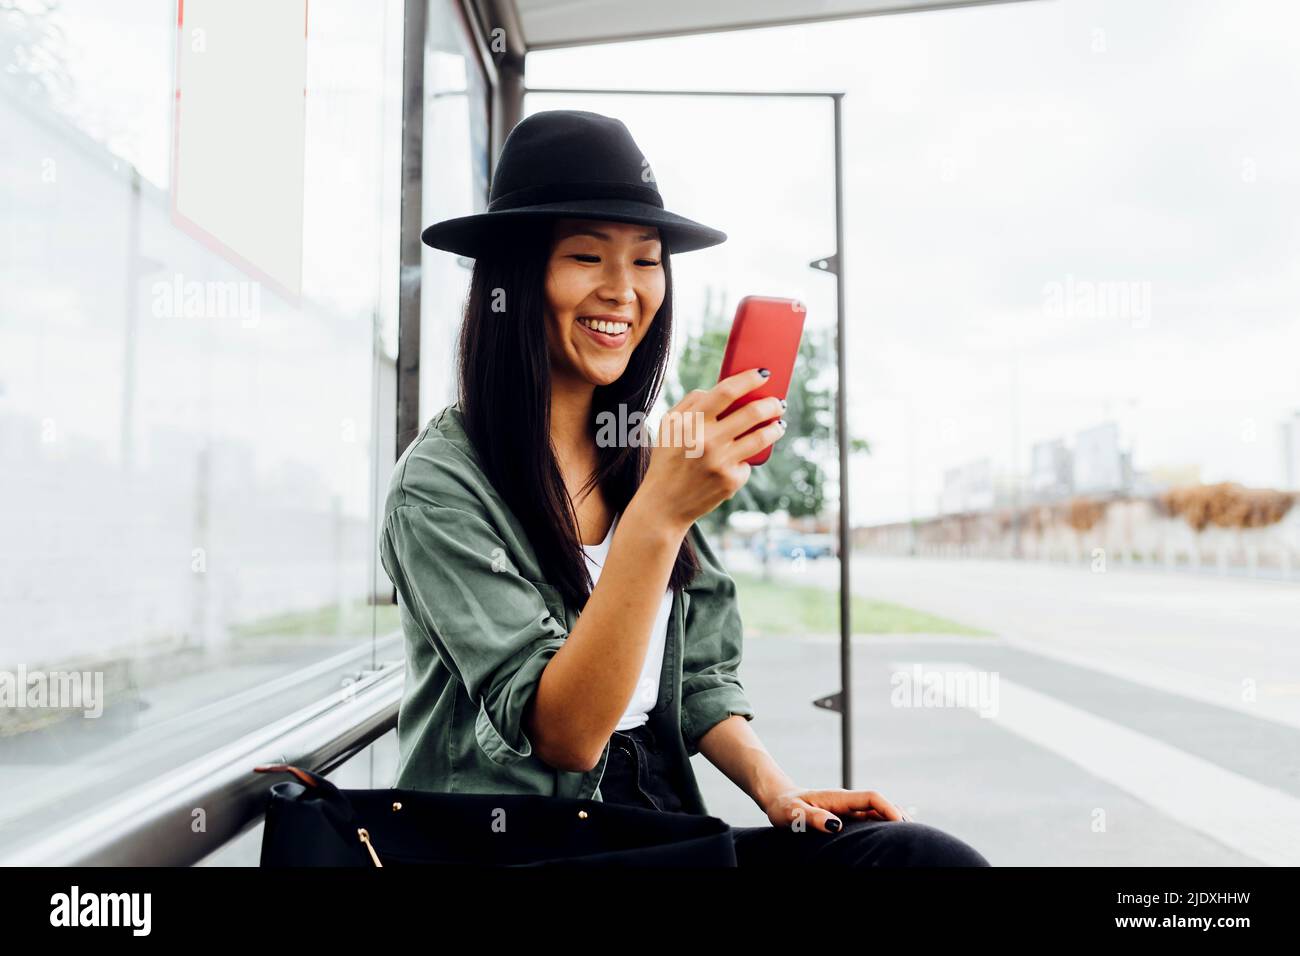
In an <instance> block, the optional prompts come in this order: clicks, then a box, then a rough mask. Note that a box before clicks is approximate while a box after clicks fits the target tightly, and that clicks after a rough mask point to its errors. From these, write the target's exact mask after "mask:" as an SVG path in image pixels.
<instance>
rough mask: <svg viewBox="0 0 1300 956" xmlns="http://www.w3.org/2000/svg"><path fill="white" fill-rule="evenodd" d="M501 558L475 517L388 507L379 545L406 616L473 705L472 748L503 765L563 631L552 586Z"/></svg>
mask: <svg viewBox="0 0 1300 956" xmlns="http://www.w3.org/2000/svg"><path fill="white" fill-rule="evenodd" d="M506 554H507V551H506V546H505V544H504V542H503V541H502V540H501V538H500V536H499V535H498V534H497V532H496V531H495V530H494V529H493V528H492V526H491V525H490V524H489V523H488V522H487V521H486V520H484V518H483V517H481V516H479V515H476V514H472V513H470V512H468V511H465V510H462V509H459V508H450V507H442V506H439V505H433V504H423V503H422V504H409V505H401V506H399V507H397V508H395V509H393V510H392V511H391V512H390V513H389V516H388V519H387V521H386V522H385V525H384V530H383V534H382V537H381V541H380V556H381V561H382V563H383V566H384V569H385V571H387V572H388V576H389V578H390V579H391V580H392V582H393V586H394V587H395V588H396V589H397V592H398V596H399V597H400V599H401V601H402V603H403V604H404V605H405V608H406V611H407V613H408V615H410V617H411V618H412V619H413V620H414V621H415V623H416V624H417V625H418V626H419V628H420V630H421V631H422V632H423V634H424V635H425V636H427V639H428V640H429V642H430V643H431V644H432V645H433V647H434V649H435V650H436V651H437V654H438V656H439V658H440V659H441V660H442V662H443V664H444V665H445V666H446V667H447V668H448V669H449V670H450V671H451V672H452V674H453V675H454V676H455V677H456V678H457V680H459V681H460V683H461V684H462V685H463V686H464V688H465V691H466V693H467V694H468V696H469V698H470V699H471V700H472V701H474V702H475V703H476V704H477V705H478V715H477V717H476V722H475V736H476V737H477V739H478V743H479V746H480V747H481V748H482V749H483V751H484V753H486V754H487V756H488V757H489V758H490V759H491V760H493V761H495V762H497V763H503V764H504V763H511V762H514V761H516V760H521V759H523V758H525V757H528V756H530V755H531V754H532V752H533V747H532V742H531V741H530V740H529V739H528V736H527V735H526V734H525V733H524V729H523V714H524V709H525V707H526V706H527V704H528V701H529V700H530V699H531V697H532V696H533V694H534V693H535V692H536V690H537V684H538V682H539V681H540V680H541V676H542V671H543V670H544V669H545V668H546V665H547V663H548V662H549V661H550V659H551V658H552V657H553V656H554V654H555V652H556V651H557V650H558V649H559V648H560V647H561V646H563V644H564V641H565V638H566V636H567V631H566V629H565V626H564V623H563V622H562V620H557V618H556V614H557V613H558V614H561V615H562V614H563V609H562V605H560V606H559V607H558V608H557V606H556V605H557V602H558V592H557V591H556V590H555V589H554V588H551V587H550V586H549V585H546V584H543V583H537V582H533V581H530V580H528V579H527V578H525V577H523V576H521V575H520V574H519V573H518V572H517V571H516V570H515V569H514V567H513V566H512V565H511V564H510V562H509V560H508V559H507V557H506ZM548 598H549V600H548Z"/></svg>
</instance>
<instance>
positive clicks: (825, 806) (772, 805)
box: [763, 787, 908, 833]
mask: <svg viewBox="0 0 1300 956" xmlns="http://www.w3.org/2000/svg"><path fill="white" fill-rule="evenodd" d="M763 810H764V812H765V813H766V814H767V818H768V819H769V820H771V821H772V825H773V826H778V827H790V828H792V829H793V828H794V827H795V824H796V823H797V821H799V820H800V819H802V820H803V827H802V829H807V828H809V827H811V828H813V829H816V830H822V831H823V832H826V833H834V832H837V831H838V830H840V829H842V828H843V826H842V821H843V820H844V819H849V820H898V821H907V819H908V818H907V816H906V815H905V814H904V813H903V811H901V810H899V809H898V807H896V806H894V805H893V804H892V803H890V802H889V801H888V800H886V799H885V798H884V797H882V796H881V795H880V794H878V793H876V791H874V790H845V789H844V788H843V787H835V788H832V789H829V790H804V789H794V790H786V791H785V792H783V793H778V794H777V795H776V796H775V797H773V798H772V799H771V800H770V801H769V802H768V804H767V805H766V806H765V807H763Z"/></svg>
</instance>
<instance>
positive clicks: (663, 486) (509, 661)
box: [381, 110, 988, 866]
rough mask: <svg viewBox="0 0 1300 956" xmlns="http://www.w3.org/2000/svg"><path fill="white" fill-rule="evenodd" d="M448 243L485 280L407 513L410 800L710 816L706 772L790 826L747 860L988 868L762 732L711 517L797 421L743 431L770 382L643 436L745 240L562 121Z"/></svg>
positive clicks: (385, 541)
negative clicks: (426, 795) (681, 300)
mask: <svg viewBox="0 0 1300 956" xmlns="http://www.w3.org/2000/svg"><path fill="white" fill-rule="evenodd" d="M423 238H424V241H425V242H426V243H428V244H429V245H431V246H434V247H435V248H440V249H446V250H449V251H454V252H458V253H460V254H462V255H466V256H471V257H473V258H475V260H476V262H475V266H474V271H473V276H472V278H471V282H470V292H469V297H468V301H467V304H466V308H465V316H464V323H463V326H462V330H461V338H460V354H459V377H460V380H459V399H458V401H457V403H456V404H454V405H451V406H448V407H447V408H445V409H443V410H442V411H441V412H439V413H438V414H437V415H435V416H434V417H433V418H432V419H431V420H430V421H429V423H428V424H427V425H426V426H425V428H424V429H423V430H422V431H421V433H420V435H419V436H418V437H417V438H416V440H415V441H414V442H413V443H412V445H411V446H410V447H409V448H408V449H407V450H406V451H405V452H404V453H403V455H402V457H401V459H400V460H399V462H398V463H397V467H396V469H395V471H394V475H393V480H392V483H391V485H390V489H389V494H388V500H387V503H386V507H385V524H384V532H383V536H382V539H381V555H382V559H383V564H384V567H385V569H386V570H387V571H388V574H389V577H390V578H391V579H392V580H393V583H394V585H395V586H396V588H397V590H398V593H399V596H400V598H401V600H400V602H399V604H400V606H401V616H402V624H403V629H404V631H405V634H406V636H407V642H408V659H407V667H408V671H407V683H406V696H405V699H404V700H403V702H402V705H401V708H400V711H399V720H398V738H399V749H400V760H401V763H400V769H399V774H398V780H397V786H399V787H413V788H424V789H430V790H439V791H459V792H476V793H538V794H546V795H551V796H560V797H577V798H584V799H599V800H607V801H611V802H618V803H629V804H633V805H638V806H641V807H644V808H647V809H653V810H660V811H664V812H685V813H706V812H707V809H706V807H705V805H704V802H703V799H702V797H701V795H700V791H699V788H698V786H697V784H696V781H695V777H694V774H693V772H692V770H691V764H690V760H689V758H690V757H691V756H692V755H694V754H696V753H703V754H704V755H705V756H706V757H707V758H708V759H709V760H710V761H711V762H712V763H713V764H715V765H716V766H717V767H718V768H719V769H720V770H721V771H722V772H723V773H724V774H725V775H726V776H727V777H728V778H730V779H731V780H732V781H733V782H735V783H736V785H737V786H739V787H740V788H741V789H743V790H744V791H745V792H746V793H748V794H749V795H750V797H751V798H752V799H753V800H754V801H755V802H756V803H757V804H758V805H759V806H760V807H761V808H762V809H763V811H764V813H765V814H766V815H767V818H768V820H769V821H770V822H771V825H770V826H763V827H733V828H732V835H733V838H734V841H735V847H736V855H737V860H738V862H739V863H740V864H741V865H756V864H778V863H791V862H819V863H824V864H836V863H838V864H850V865H898V864H913V865H927V864H929V865H977V866H987V865H988V864H987V861H986V860H985V859H984V858H983V857H982V856H981V855H980V854H979V853H977V852H976V851H975V850H973V849H972V848H970V847H969V846H967V845H966V844H965V843H963V842H961V841H960V840H957V839H956V838H954V837H952V836H950V835H948V834H946V833H944V832H943V831H941V830H938V829H935V828H933V827H929V826H926V825H924V824H920V823H913V822H910V821H907V820H906V817H904V815H903V814H902V813H901V812H900V811H899V810H898V808H897V807H895V806H894V805H893V804H892V803H890V802H889V801H888V800H886V799H885V798H884V797H882V796H881V795H880V794H878V793H876V792H874V791H870V790H854V791H849V790H844V789H841V788H828V789H807V788H803V787H800V786H798V785H797V784H796V783H795V782H794V781H793V780H791V779H790V778H789V777H788V776H787V775H786V774H785V773H784V772H783V771H782V770H781V768H780V767H779V766H778V765H777V763H776V761H775V760H774V759H773V758H772V756H771V755H770V754H769V753H768V752H767V750H766V749H765V748H764V746H763V744H762V743H761V742H760V740H759V738H758V736H757V735H756V734H755V732H754V730H753V729H752V728H751V727H750V721H751V720H753V718H754V711H753V708H752V707H751V706H750V704H749V701H748V700H747V699H746V697H745V692H744V688H743V685H742V684H741V682H740V680H739V677H738V675H737V667H738V665H739V663H740V658H741V622H740V616H739V613H738V612H737V608H736V590H735V585H734V583H733V582H732V580H731V578H730V577H729V576H728V575H727V574H726V572H725V570H724V569H723V567H722V565H721V564H720V563H719V561H718V559H717V557H716V556H715V555H714V553H713V551H712V549H711V548H710V546H709V544H708V542H707V541H706V540H705V538H704V537H703V535H702V533H701V532H700V530H699V527H698V525H697V524H696V521H697V520H698V519H699V518H701V517H703V516H704V515H706V514H708V513H709V512H710V511H712V510H713V509H714V508H715V507H716V506H717V505H718V504H719V503H720V502H722V501H724V500H725V499H727V498H730V497H731V496H732V495H734V494H735V493H736V491H737V490H739V488H740V487H741V486H742V485H743V484H744V483H745V481H746V480H747V479H748V477H749V474H750V466H749V465H748V464H746V463H745V461H744V459H745V458H747V457H751V456H753V455H754V454H755V453H756V452H758V451H760V450H761V449H763V448H765V447H767V446H768V445H770V444H772V443H773V442H775V441H777V440H778V439H779V438H780V436H781V434H782V433H783V431H784V423H783V422H780V421H772V422H771V423H770V424H767V425H764V426H763V427H762V428H759V429H757V430H755V431H753V432H752V433H751V434H748V435H744V434H743V433H744V432H746V431H747V430H749V429H750V428H751V427H753V426H755V425H758V424H760V423H762V422H765V421H768V420H775V419H779V416H780V413H781V409H782V407H783V405H784V403H782V402H779V401H778V400H777V399H773V398H767V399H762V400H760V401H755V402H752V403H750V404H748V405H746V406H743V407H742V408H741V409H739V410H737V411H736V412H734V413H733V414H732V415H729V416H726V417H725V418H721V419H720V418H719V415H720V414H721V412H722V411H723V410H724V409H726V408H727V407H728V406H729V405H730V404H731V403H732V401H733V400H735V399H736V398H739V397H741V396H743V395H746V394H748V393H749V392H751V391H753V390H754V389H755V388H757V387H758V386H759V385H760V384H761V382H762V380H763V376H764V373H765V372H766V370H762V369H752V370H748V371H745V372H742V373H739V374H737V375H734V376H732V377H730V378H728V379H726V380H724V381H722V382H720V383H719V384H718V385H716V386H715V387H713V388H711V389H708V390H707V391H696V392H692V393H691V394H689V395H688V396H686V398H685V399H683V400H682V402H681V403H679V404H678V405H677V406H676V407H675V408H674V409H672V410H671V411H670V412H669V414H668V415H667V416H665V419H664V424H663V426H662V427H661V429H660V432H661V433H660V435H659V436H657V437H656V440H654V441H653V442H652V441H650V440H649V438H648V435H647V433H646V432H645V431H644V429H641V428H639V427H637V423H638V421H639V417H640V416H644V415H645V414H646V413H648V412H649V411H650V410H651V408H652V406H653V404H654V402H655V399H656V397H657V395H658V393H659V389H660V386H661V383H662V381H663V377H664V373H665V369H666V366H667V360H668V354H669V345H670V342H671V337H672V288H671V269H670V263H669V255H670V250H671V251H672V252H678V253H680V252H686V251H691V250H693V249H700V248H704V247H705V246H709V245H714V244H717V243H719V242H722V241H724V240H725V238H726V236H725V235H724V234H723V233H721V232H718V231H717V230H714V229H710V228H708V227H706V226H702V225H700V224H699V223H696V222H693V221H691V220H689V219H685V218H683V217H681V216H677V215H675V214H673V213H671V212H667V211H666V210H664V208H663V202H662V199H661V197H660V195H659V192H658V189H657V188H656V187H655V185H654V179H653V175H651V174H650V171H649V166H648V164H647V163H646V161H645V159H644V157H643V156H642V154H641V151H640V150H639V149H638V148H637V146H636V144H635V142H634V141H633V140H632V137H631V135H630V134H629V133H628V131H627V129H626V127H624V125H623V124H622V123H621V122H619V121H618V120H615V119H611V118H609V117H605V116H600V115H599V114H595V113H589V112H584V111H572V110H555V111H548V112H543V113H537V114H534V115H532V116H530V117H528V118H526V119H524V120H523V121H522V122H520V123H519V124H518V125H517V126H516V127H515V128H514V129H513V130H512V131H511V133H510V135H509V137H508V138H507V140H506V143H505V144H504V146H503V148H502V152H501V155H500V158H499V160H498V164H497V170H496V173H495V175H494V178H493V184H492V199H491V202H490V203H489V206H488V211H487V212H486V213H482V214H478V215H475V216H466V217H461V218H458V219H451V220H446V221H444V222H441V223H438V224H435V225H433V226H430V227H429V228H428V229H426V230H425V232H424V236H423ZM629 423H630V427H629ZM673 423H680V425H681V426H682V427H681V428H679V429H676V430H672V429H670V427H669V426H670V425H671V424H673ZM670 431H672V432H673V434H672V435H670V434H669V432H670ZM673 436H675V437H676V438H677V439H678V440H676V441H672V440H669V439H670V438H672V437H673ZM742 436H743V437H742ZM579 611H580V612H581V613H580V614H579Z"/></svg>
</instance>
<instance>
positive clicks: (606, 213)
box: [421, 110, 727, 259]
mask: <svg viewBox="0 0 1300 956" xmlns="http://www.w3.org/2000/svg"><path fill="white" fill-rule="evenodd" d="M541 216H552V217H558V216H566V217H572V218H576V219H609V220H612V221H614V222H630V223H640V224H644V225H648V226H656V227H658V229H659V235H660V237H661V239H662V241H663V244H664V245H665V246H666V247H667V250H668V252H669V253H678V252H690V251H692V250H694V249H703V248H705V247H707V246H716V245H717V244H718V243H720V242H725V241H726V239H727V234H726V233H724V232H719V231H718V230H717V229H710V228H709V227H708V226H703V225H701V224H700V223H698V222H694V221H693V220H690V219H687V218H685V217H683V216H679V215H677V214H676V213H672V212H669V211H668V210H666V209H664V202H663V198H662V197H661V196H660V195H659V187H658V186H657V185H656V183H655V180H654V175H653V173H652V172H651V170H650V164H649V162H648V161H647V160H646V158H645V156H644V155H643V154H642V153H641V150H640V148H639V147H638V146H637V145H636V142H635V141H634V140H633V139H632V134H631V133H629V132H628V129H627V127H626V126H625V125H623V123H622V121H621V120H617V119H614V118H613V117H611V116H602V115H601V114H600V113H591V112H588V111H586V110H545V111H543V112H540V113H533V114H532V115H531V116H527V117H525V118H524V119H522V120H520V121H519V123H518V124H516V126H515V128H514V129H512V130H511V131H510V135H509V136H507V137H506V141H505V143H504V144H503V145H502V147H501V153H500V155H499V156H498V157H497V167H496V172H495V173H494V174H493V176H492V191H491V196H490V198H489V202H488V207H487V212H482V213H478V214H476V215H473V216H459V217H457V218H455V219H444V220H443V221H442V222H438V223H434V224H433V225H432V226H429V227H428V228H426V229H425V230H424V232H423V233H422V234H421V238H422V239H423V240H424V241H425V243H427V244H428V245H430V246H433V248H435V249H445V250H447V251H448V252H455V253H458V254H460V255H462V256H468V257H470V258H472V259H477V258H480V257H482V256H485V255H488V254H489V253H490V252H491V251H492V250H493V249H494V248H496V247H498V244H499V241H500V238H501V237H502V236H503V235H505V234H507V233H508V232H509V230H510V227H511V225H512V224H517V223H518V222H519V220H520V219H521V218H524V217H541Z"/></svg>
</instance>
